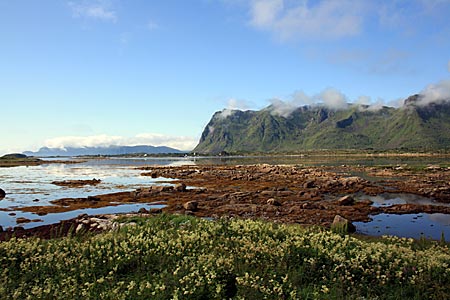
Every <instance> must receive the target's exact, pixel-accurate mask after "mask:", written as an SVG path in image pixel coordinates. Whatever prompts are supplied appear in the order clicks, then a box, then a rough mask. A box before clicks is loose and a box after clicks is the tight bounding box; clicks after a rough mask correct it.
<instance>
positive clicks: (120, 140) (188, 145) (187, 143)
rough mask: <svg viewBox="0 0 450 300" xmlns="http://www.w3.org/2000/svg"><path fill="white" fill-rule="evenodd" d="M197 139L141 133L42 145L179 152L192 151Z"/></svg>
mask: <svg viewBox="0 0 450 300" xmlns="http://www.w3.org/2000/svg"><path fill="white" fill-rule="evenodd" d="M197 142H198V139H197V138H194V137H190V136H169V135H163V134H157V133H141V134H138V135H136V136H135V137H122V136H110V135H105V134H103V135H92V136H62V137H56V138H52V139H48V140H46V141H45V143H44V145H45V146H46V147H49V148H60V149H63V148H67V147H107V146H111V145H115V146H137V145H151V146H168V147H173V148H176V149H180V150H192V149H193V148H194V147H195V145H196V144H197Z"/></svg>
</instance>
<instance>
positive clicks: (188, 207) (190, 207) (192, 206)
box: [183, 201, 198, 211]
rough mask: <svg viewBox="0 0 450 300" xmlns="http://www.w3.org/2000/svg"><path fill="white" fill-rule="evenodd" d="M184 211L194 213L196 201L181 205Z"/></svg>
mask: <svg viewBox="0 0 450 300" xmlns="http://www.w3.org/2000/svg"><path fill="white" fill-rule="evenodd" d="M183 207H184V209H185V210H190V211H196V210H197V207H198V202H197V201H189V202H186V203H184V204H183Z"/></svg>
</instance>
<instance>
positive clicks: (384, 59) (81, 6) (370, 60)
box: [0, 0, 450, 155]
mask: <svg viewBox="0 0 450 300" xmlns="http://www.w3.org/2000/svg"><path fill="white" fill-rule="evenodd" d="M449 15H450V0H378V1H372V0H314V1H312V0H310V1H308V0H189V1H186V0H165V1H159V0H133V1H128V0H127V1H126V0H79V1H77V0H71V1H66V0H40V1H32V0H14V1H11V0H0V37H1V39H0V118H1V119H0V120H1V123H2V124H1V126H0V155H1V154H5V153H11V152H22V151H25V150H37V149H38V148H40V147H43V146H48V147H57V148H63V147H69V146H107V145H139V144H149V145H154V146H158V145H166V146H172V147H175V148H178V149H182V150H190V149H192V148H193V147H194V146H195V145H196V144H197V142H198V140H199V138H200V135H201V133H202V131H203V129H204V127H205V126H206V124H207V123H208V122H209V120H210V118H211V117H212V115H213V114H214V112H216V111H221V110H222V109H224V108H229V109H261V108H264V107H266V106H268V105H270V104H271V103H280V102H282V103H288V104H289V105H303V104H309V103H310V102H311V101H317V102H324V103H327V101H328V100H327V99H331V101H334V100H333V99H339V101H342V99H344V100H345V101H346V102H352V103H355V102H358V103H359V102H364V103H367V104H372V105H379V104H383V105H391V106H398V105H400V103H401V100H403V99H405V98H407V97H408V96H410V95H412V94H416V93H420V92H422V91H430V90H431V91H433V92H436V91H438V92H442V91H443V92H444V93H449V95H450V84H449V82H450V81H449V80H450V18H448V16H449Z"/></svg>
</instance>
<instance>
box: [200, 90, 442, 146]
mask: <svg viewBox="0 0 450 300" xmlns="http://www.w3.org/2000/svg"><path fill="white" fill-rule="evenodd" d="M422 100H423V99H422V97H421V96H420V95H413V96H411V97H409V98H407V99H406V100H405V101H404V105H403V106H402V107H399V108H394V107H388V106H383V107H378V108H373V107H370V106H367V105H358V104H349V105H348V107H347V108H345V109H340V110H335V109H330V108H327V107H325V106H323V105H314V106H301V107H298V108H296V109H295V110H293V111H292V112H291V113H290V114H288V115H281V114H279V113H277V107H275V106H274V105H272V106H269V107H266V108H264V109H262V110H260V111H251V110H249V111H240V110H232V111H229V110H224V111H220V112H216V113H215V114H214V115H213V117H212V119H211V120H210V122H209V123H208V125H207V126H206V128H205V129H204V131H203V134H202V136H201V139H200V142H199V144H198V145H197V146H196V148H195V149H194V150H193V151H195V152H198V153H209V154H215V153H220V152H223V151H226V152H231V153H251V152H263V153H285V152H300V151H302V150H314V149H373V150H392V149H404V150H437V149H450V99H444V100H442V101H435V102H433V103H428V104H426V105H425V104H423V101H422Z"/></svg>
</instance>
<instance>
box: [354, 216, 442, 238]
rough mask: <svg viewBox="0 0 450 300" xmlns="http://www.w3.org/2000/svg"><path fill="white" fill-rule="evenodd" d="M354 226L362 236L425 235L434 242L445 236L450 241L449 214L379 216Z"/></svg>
mask: <svg viewBox="0 0 450 300" xmlns="http://www.w3.org/2000/svg"><path fill="white" fill-rule="evenodd" d="M354 224H355V226H356V228H357V231H358V232H359V233H362V234H368V235H374V236H381V235H396V236H401V237H412V238H419V237H420V236H421V235H423V236H424V237H426V238H431V239H434V240H439V239H440V238H441V235H442V234H444V236H445V239H446V241H450V215H447V214H440V213H437V214H425V213H420V214H406V215H391V214H379V215H376V216H372V221H371V222H368V223H363V222H355V223H354Z"/></svg>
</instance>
